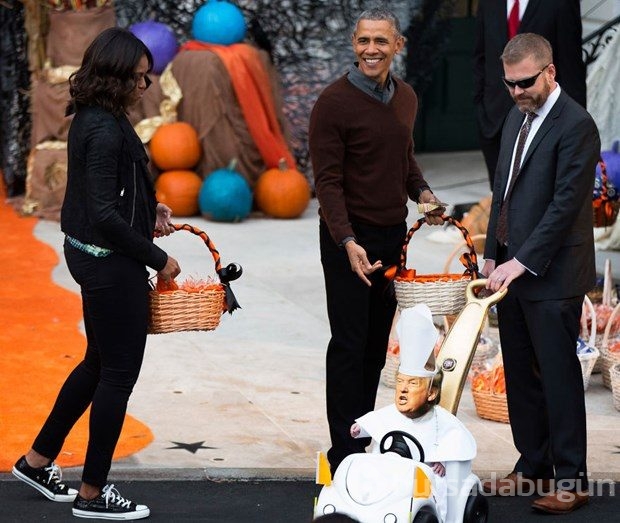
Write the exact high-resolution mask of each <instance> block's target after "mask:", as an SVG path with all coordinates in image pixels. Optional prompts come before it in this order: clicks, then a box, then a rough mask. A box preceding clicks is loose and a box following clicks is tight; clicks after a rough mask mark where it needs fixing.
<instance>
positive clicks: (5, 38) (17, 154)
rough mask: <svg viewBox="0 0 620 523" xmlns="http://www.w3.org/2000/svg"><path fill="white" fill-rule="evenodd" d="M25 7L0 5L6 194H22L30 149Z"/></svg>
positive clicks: (0, 140)
mask: <svg viewBox="0 0 620 523" xmlns="http://www.w3.org/2000/svg"><path fill="white" fill-rule="evenodd" d="M27 51H28V50H27V42H26V30H25V27H24V5H23V3H22V2H20V1H17V0H13V1H6V0H5V1H4V2H3V3H2V4H0V166H1V167H2V172H3V177H4V182H5V184H6V188H7V194H8V196H10V197H13V196H19V195H21V194H23V193H24V191H25V187H26V162H27V158H28V151H29V147H30V132H31V129H32V126H31V122H30V105H29V94H28V92H29V89H30V73H29V71H28V53H27Z"/></svg>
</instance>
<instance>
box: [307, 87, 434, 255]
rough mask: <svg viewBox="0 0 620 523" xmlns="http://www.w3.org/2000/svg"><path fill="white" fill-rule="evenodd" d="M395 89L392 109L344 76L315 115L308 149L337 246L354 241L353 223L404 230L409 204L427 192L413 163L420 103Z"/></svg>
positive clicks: (408, 90)
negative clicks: (416, 121) (400, 225)
mask: <svg viewBox="0 0 620 523" xmlns="http://www.w3.org/2000/svg"><path fill="white" fill-rule="evenodd" d="M392 78H393V80H394V81H395V83H396V90H395V93H394V96H393V97H392V99H391V100H390V102H389V103H388V104H384V103H382V102H380V101H379V100H376V99H375V98H373V97H372V96H370V95H368V94H366V93H364V92H363V91H361V90H360V89H359V88H357V87H355V86H354V85H353V84H351V82H349V80H347V78H346V75H345V76H343V77H341V78H339V79H338V80H336V81H335V82H334V83H332V84H331V85H329V86H328V87H327V88H326V89H325V90H324V91H323V92H322V93H321V95H320V96H319V98H318V100H317V102H316V104H315V106H314V108H313V109H312V114H311V115H310V129H309V148H310V157H311V160H312V166H313V170H314V180H315V189H316V195H317V198H318V200H319V205H320V209H319V213H320V215H321V217H322V218H323V219H324V220H325V222H326V223H327V226H328V227H329V231H330V233H331V235H332V238H333V239H334V241H335V242H336V243H340V242H341V241H342V240H343V239H344V238H346V237H347V236H355V234H354V232H353V229H352V227H351V222H354V223H356V222H358V223H364V224H370V225H378V226H391V225H396V224H398V223H401V222H402V221H403V220H405V219H406V217H407V201H408V197H410V198H412V199H413V200H417V198H418V196H419V194H420V190H421V189H423V188H426V187H428V184H427V183H426V181H425V180H424V178H423V177H422V173H421V171H420V167H419V166H418V164H417V162H416V161H415V158H414V156H413V137H412V135H413V123H414V121H415V117H416V112H417V108H418V99H417V97H416V94H415V93H414V91H413V89H412V88H411V86H409V85H408V84H407V83H405V82H403V81H402V80H400V79H398V78H395V77H392Z"/></svg>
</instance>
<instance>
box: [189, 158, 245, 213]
mask: <svg viewBox="0 0 620 523" xmlns="http://www.w3.org/2000/svg"><path fill="white" fill-rule="evenodd" d="M235 166H236V161H234V160H233V161H232V162H231V164H230V165H229V166H228V167H226V168H224V169H217V170H215V171H213V172H212V173H210V174H209V175H207V177H206V178H205V179H204V181H203V182H202V187H201V188H200V193H199V194H198V205H199V207H200V213H201V214H202V215H203V216H204V217H205V218H206V219H207V220H213V221H216V222H240V221H242V220H244V219H245V218H247V217H248V215H249V214H250V211H251V210H252V190H251V189H250V185H249V184H248V182H247V180H246V179H245V178H244V177H243V176H242V175H241V174H240V173H239V172H237V171H235Z"/></svg>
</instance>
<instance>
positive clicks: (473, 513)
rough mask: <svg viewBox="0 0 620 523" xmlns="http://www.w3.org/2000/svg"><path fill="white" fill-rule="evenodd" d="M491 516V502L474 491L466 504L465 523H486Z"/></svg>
mask: <svg viewBox="0 0 620 523" xmlns="http://www.w3.org/2000/svg"><path fill="white" fill-rule="evenodd" d="M488 516H489V502H488V501H487V498H486V497H485V496H483V495H482V494H480V493H478V492H474V491H472V492H471V493H470V494H469V497H468V498H467V503H466V504H465V512H464V514H463V523H486V521H487V518H488Z"/></svg>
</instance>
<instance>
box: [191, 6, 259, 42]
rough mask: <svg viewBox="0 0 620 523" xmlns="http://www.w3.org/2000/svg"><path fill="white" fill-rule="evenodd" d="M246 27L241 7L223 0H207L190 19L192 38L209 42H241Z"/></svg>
mask: <svg viewBox="0 0 620 523" xmlns="http://www.w3.org/2000/svg"><path fill="white" fill-rule="evenodd" d="M246 28H247V27H246V24H245V19H244V18H243V13H242V12H241V9H239V8H238V7H237V6H236V5H233V4H231V3H230V2H226V1H225V0H208V1H207V3H206V4H204V5H203V6H202V7H200V8H199V9H198V10H197V11H196V14H195V15H194V19H193V21H192V34H193V35H194V38H195V39H196V40H199V41H201V42H206V43H209V44H220V45H230V44H235V43H237V42H241V41H242V40H243V39H244V38H245V32H246Z"/></svg>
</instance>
